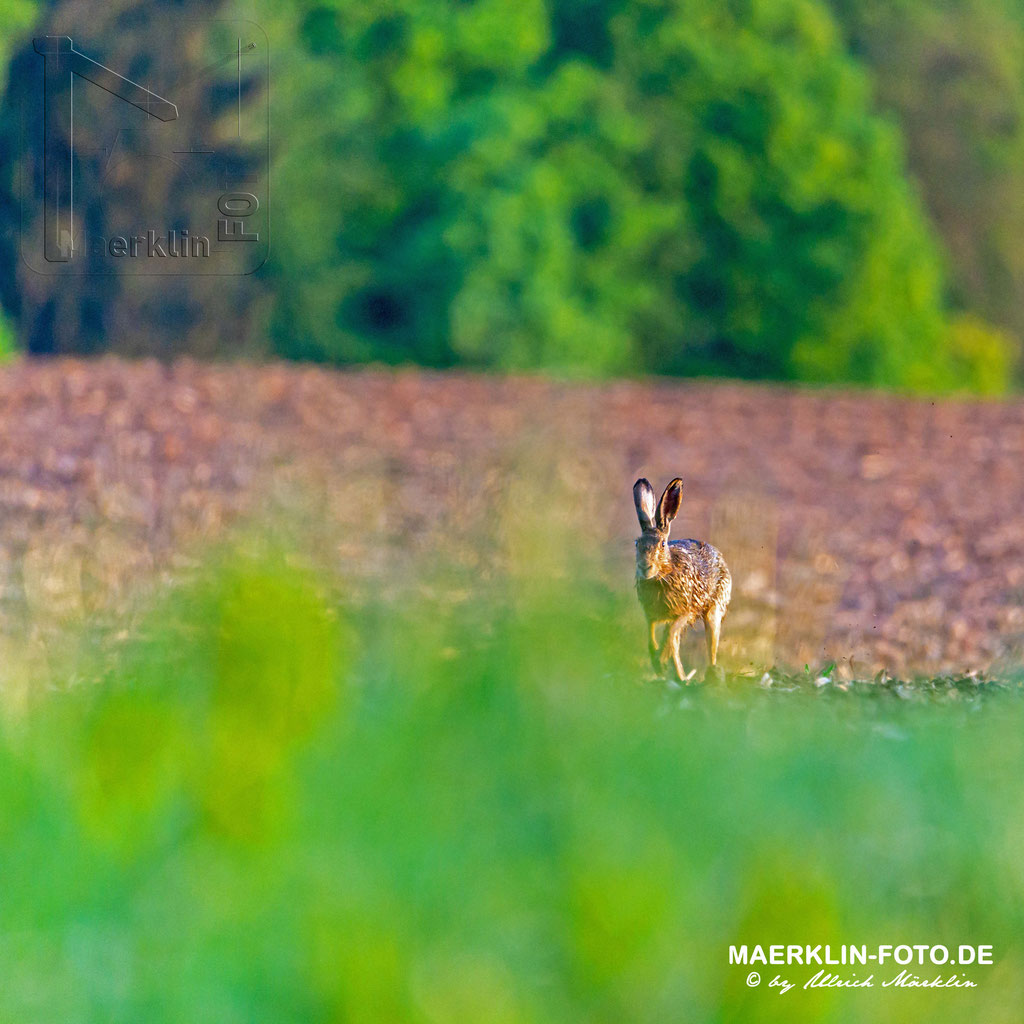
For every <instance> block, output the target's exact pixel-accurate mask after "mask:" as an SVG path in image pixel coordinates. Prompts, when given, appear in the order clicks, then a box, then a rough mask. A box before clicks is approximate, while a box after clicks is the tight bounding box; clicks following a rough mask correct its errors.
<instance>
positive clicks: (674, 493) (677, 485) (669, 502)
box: [655, 477, 683, 531]
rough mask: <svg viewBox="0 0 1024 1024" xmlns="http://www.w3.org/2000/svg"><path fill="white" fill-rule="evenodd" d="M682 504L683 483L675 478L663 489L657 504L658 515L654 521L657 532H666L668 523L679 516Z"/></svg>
mask: <svg viewBox="0 0 1024 1024" xmlns="http://www.w3.org/2000/svg"><path fill="white" fill-rule="evenodd" d="M682 503H683V481H682V480H680V479H679V477H676V478H675V480H673V481H672V483H670V484H669V485H668V487H666V488H665V493H664V494H663V495H662V496H661V501H659V502H658V515H657V518H656V519H655V522H656V523H657V526H658V529H659V530H665V531H667V530H668V526H669V523H671V522H672V520H673V519H675V517H676V516H677V515H679V506H680V505H682Z"/></svg>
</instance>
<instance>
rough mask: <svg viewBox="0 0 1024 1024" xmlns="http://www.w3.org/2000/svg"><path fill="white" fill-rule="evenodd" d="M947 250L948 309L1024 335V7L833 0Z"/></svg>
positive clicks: (985, 1) (1011, 2)
mask: <svg viewBox="0 0 1024 1024" xmlns="http://www.w3.org/2000/svg"><path fill="white" fill-rule="evenodd" d="M831 6H832V8H833V10H834V11H835V14H836V17H837V19H838V21H839V23H840V24H841V26H842V28H843V31H844V33H845V37H846V42H847V46H848V49H849V50H850V52H851V53H853V54H855V55H857V56H858V57H859V58H860V59H862V60H863V61H864V62H865V63H866V64H867V65H868V66H869V67H870V68H871V70H872V71H873V73H874V77H875V81H876V91H877V105H879V106H881V107H882V108H883V109H885V110H886V111H889V112H891V113H892V114H894V115H895V116H896V117H897V118H898V120H899V123H900V126H901V128H902V130H903V132H904V135H905V137H906V140H907V151H908V161H909V166H910V169H911V171H912V173H913V175H914V177H915V178H916V180H917V181H918V182H919V183H920V188H921V193H922V195H923V198H924V201H925V203H926V205H927V209H928V213H929V215H930V218H931V220H932V221H933V223H934V224H935V227H936V229H937V231H938V233H939V235H940V236H941V238H942V241H943V244H944V246H945V248H946V250H947V251H948V253H949V256H950V259H949V277H950V282H951V286H952V296H951V297H952V301H953V303H954V305H956V306H958V307H961V308H965V309H969V310H972V311H973V312H974V313H975V314H977V315H979V316H981V317H984V318H986V319H988V320H990V321H991V322H992V323H995V324H998V325H999V326H1000V327H1002V328H1004V329H1005V330H1006V331H1008V332H1010V333H1011V334H1012V335H1015V336H1016V337H1017V338H1021V337H1024V248H1022V247H1021V245H1020V238H1021V236H1022V234H1024V5H1022V4H1021V3H1020V2H1019V0H961V2H959V3H948V4H946V3H943V4H940V3H934V2H927V0H831Z"/></svg>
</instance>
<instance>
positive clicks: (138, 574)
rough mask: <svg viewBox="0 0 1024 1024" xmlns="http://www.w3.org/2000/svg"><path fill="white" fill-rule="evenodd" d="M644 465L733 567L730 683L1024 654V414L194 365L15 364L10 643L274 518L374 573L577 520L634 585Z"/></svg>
mask: <svg viewBox="0 0 1024 1024" xmlns="http://www.w3.org/2000/svg"><path fill="white" fill-rule="evenodd" d="M640 475H644V476H648V477H649V478H650V479H651V480H652V482H653V483H654V484H655V486H656V487H657V488H659V490H660V488H661V487H663V486H664V485H665V483H666V482H667V481H668V480H669V479H670V478H671V477H672V476H674V475H679V476H681V477H682V478H683V479H684V482H685V490H684V500H683V511H682V513H681V515H680V518H679V520H678V523H677V527H676V529H675V534H676V535H677V536H695V537H700V538H703V539H707V540H710V541H712V542H713V543H715V544H716V545H717V546H718V547H719V548H721V550H722V551H723V552H724V553H725V556H726V558H727V560H728V562H729V564H730V566H731V568H732V570H733V575H734V578H735V591H734V593H735V596H734V600H733V607H732V609H731V612H730V616H729V618H728V619H727V620H726V625H725V627H724V632H723V657H724V659H725V660H726V662H727V664H730V665H732V666H733V667H737V668H739V667H743V666H745V665H750V666H756V665H765V664H770V663H772V662H779V663H783V664H789V665H802V664H803V663H804V662H805V661H809V662H811V663H812V664H813V663H816V662H817V663H820V662H823V661H826V660H830V659H834V660H836V661H837V662H839V663H840V668H839V671H840V673H842V674H846V675H861V676H862V675H864V674H865V673H868V672H874V671H877V670H878V669H880V668H882V667H885V668H887V669H888V670H889V671H891V672H894V673H912V672H921V673H935V672H941V671H955V672H964V671H970V670H989V669H994V670H997V671H998V670H999V669H1000V668H1001V667H1004V666H1008V665H1012V664H1018V665H1019V664H1020V661H1021V655H1022V651H1024V401H1021V400H1013V401H1007V402H973V401H928V400H920V399H906V398H900V397H892V396H878V395H871V394H857V393H841V392H833V391H806V390H796V389H788V388H778V387H759V386H748V385H742V384H728V383H705V382H698V383H695V382H664V381H657V382H614V383H605V384H567V383H555V382H551V381H547V380H543V379H539V378H508V377H487V376H473V375H468V374H461V373H459V374H455V373H451V374H439V373H425V372H414V371H400V372H390V371H382V370H359V371H352V372H338V371H329V370H324V369H318V368H309V367H303V366H283V365H269V366H262V367H260V366H252V365H243V364H240V365H213V366H211V365H202V364H196V363H193V362H182V363H179V364H176V365H174V366H172V367H165V366H162V365H160V364H158V363H155V362H146V363H128V362H119V361H115V360H103V361H98V362H81V361H55V362H40V363H33V362H20V363H16V364H13V365H10V366H8V367H5V368H3V369H2V370H0V632H4V633H6V634H8V635H11V634H15V633H24V632H26V631H28V632H32V631H33V630H37V629H39V628H41V626H40V624H46V623H66V622H68V621H78V620H81V619H82V618H83V617H88V616H90V615H91V614H93V613H97V614H98V613H100V612H102V613H103V614H105V615H108V616H110V615H113V616H118V615H125V614H127V613H128V611H129V610H130V608H131V607H132V606H133V603H134V602H136V601H137V599H138V594H139V593H140V592H144V591H145V590H146V588H147V587H151V586H152V585H153V583H154V581H156V582H159V581H161V580H163V579H165V578H166V577H167V575H168V574H169V573H173V572H174V571H175V570H176V569H177V568H180V567H182V566H187V565H190V564H194V562H195V560H196V559H197V558H201V557H202V555H201V552H202V551H203V545H204V543H205V542H206V541H207V540H210V539H215V538H217V537H219V536H222V535H223V532H224V530H225V528H226V527H227V526H229V525H230V524H232V523H236V522H240V521H245V520H248V519H253V518H257V519H258V518H259V517H261V516H267V515H270V514H272V515H277V516H278V518H280V519H281V520H282V521H284V520H288V521H290V522H292V523H293V524H297V525H299V526H300V527H301V529H302V530H303V531H305V532H306V533H308V534H309V535H311V536H313V537H314V538H315V544H316V547H317V550H318V551H320V552H321V554H322V556H323V557H324V558H326V559H329V560H330V561H331V562H332V563H333V564H332V568H337V569H338V570H339V571H341V572H342V573H349V574H350V575H351V576H352V578H353V579H358V580H361V581H362V582H363V584H365V583H366V581H368V580H373V579H374V578H375V575H377V576H380V577H386V576H387V575H389V574H390V573H392V572H393V571H394V567H395V558H396V552H399V551H400V552H401V553H402V554H401V557H402V558H403V559H406V560H408V559H411V558H426V559H429V558H431V557H434V556H436V555H437V554H438V553H439V552H442V551H444V552H448V553H451V554H452V556H453V557H455V558H457V559H459V560H461V563H462V564H463V565H464V566H465V567H467V568H468V569H469V570H470V571H471V572H486V571H487V568H488V565H490V564H493V563H494V562H495V561H496V560H497V559H499V558H501V559H507V558H508V557H509V556H510V555H514V553H515V548H516V545H517V544H519V545H525V544H527V543H528V540H527V538H526V534H525V533H523V532H522V530H525V527H523V526H522V524H523V523H526V522H529V521H533V522H540V523H543V522H545V521H548V522H552V523H554V522H558V523H561V524H569V526H570V528H571V529H572V531H573V532H574V533H575V532H578V533H579V534H580V535H583V536H585V537H586V538H587V549H588V550H589V551H590V552H591V554H593V555H594V556H595V559H594V560H595V564H596V565H598V566H599V569H600V572H601V573H603V575H604V578H605V579H606V580H607V581H608V583H609V585H611V586H618V585H619V582H620V581H621V586H622V587H623V588H624V589H627V590H628V589H629V588H631V587H632V543H631V542H632V539H633V537H634V536H635V534H636V520H635V516H634V513H633V508H632V498H631V488H632V484H633V481H634V480H635V479H636V477H637V476H640ZM278 514H279V515H278ZM517 531H520V532H517ZM538 550H539V551H543V549H542V548H538ZM552 571H559V572H565V571H569V572H571V571H573V570H572V566H571V564H570V565H569V566H566V565H564V564H559V565H558V566H557V567H554V566H553V570H552ZM635 626H636V629H637V642H638V649H642V646H643V627H642V623H641V619H640V613H639V609H638V610H637V621H636V623H635Z"/></svg>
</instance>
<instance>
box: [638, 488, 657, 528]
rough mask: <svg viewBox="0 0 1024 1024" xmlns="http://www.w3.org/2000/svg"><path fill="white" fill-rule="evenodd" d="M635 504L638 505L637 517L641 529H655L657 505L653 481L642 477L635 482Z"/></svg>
mask: <svg viewBox="0 0 1024 1024" xmlns="http://www.w3.org/2000/svg"><path fill="white" fill-rule="evenodd" d="M633 504H634V505H636V517H637V519H639V520H640V529H641V530H653V529H655V526H654V517H655V515H656V514H657V507H656V505H655V502H654V488H653V487H652V486H651V482H650V481H649V480H647V479H645V478H644V477H641V478H640V479H639V480H637V482H636V483H635V484H633Z"/></svg>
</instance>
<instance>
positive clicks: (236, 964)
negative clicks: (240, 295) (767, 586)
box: [0, 556, 1024, 1024]
mask: <svg viewBox="0 0 1024 1024" xmlns="http://www.w3.org/2000/svg"><path fill="white" fill-rule="evenodd" d="M337 589H338V588H337V585H336V584H334V583H333V582H329V581H327V582H325V581H323V580H320V579H318V578H316V577H315V576H314V575H313V574H312V573H310V572H308V571H307V570H305V569H302V568H298V567H296V565H295V563H294V560H291V561H290V560H288V559H284V558H276V557H263V556H260V557H253V556H246V557H243V556H235V557H231V558H225V559H222V560H221V561H220V562H219V563H218V567H217V568H211V569H209V570H208V572H207V573H206V575H205V577H202V578H199V579H198V580H196V581H194V582H193V583H190V584H188V585H184V586H182V587H180V588H179V590H178V591H177V592H176V593H175V594H173V595H172V596H171V597H169V598H167V599H165V600H164V601H162V602H161V604H160V606H159V607H158V608H156V609H155V610H154V612H153V613H152V615H151V616H150V617H149V619H148V622H147V624H146V627H145V628H144V629H142V630H140V631H139V632H138V634H137V635H136V636H133V638H132V639H131V640H130V641H128V642H127V644H125V645H123V646H122V647H121V648H119V649H118V653H116V654H113V653H111V648H109V646H107V644H106V641H104V640H103V639H102V638H101V639H100V640H96V639H95V638H93V639H92V640H90V641H88V642H87V643H85V645H84V651H85V653H84V654H82V655H80V656H79V657H80V658H81V661H80V662H79V665H78V673H79V674H78V676H77V678H78V679H79V680H80V681H79V682H77V683H76V684H74V685H68V686H67V687H66V688H65V690H64V692H58V693H50V694H46V695H36V696H34V697H33V698H32V699H31V700H30V701H29V702H28V706H27V707H26V708H23V709H21V710H20V711H15V710H14V708H13V705H12V704H11V703H10V702H9V701H8V702H5V704H4V707H5V715H4V718H3V731H2V741H0V877H2V879H3V887H2V898H0V979H2V983H0V1020H2V1021H4V1022H9V1024H22V1022H41V1021H47V1022H56V1021H60V1022H61V1024H78V1022H94V1021H96V1022H99V1021H102V1022H125V1024H128V1022H131V1024H137V1022H141V1021H145V1022H147V1024H164V1022H168V1024H169V1022H175V1024H182V1022H189V1024H206V1022H209V1024H234V1022H243V1021H244V1022H247V1024H249V1022H254V1021H267V1022H273V1024H287V1022H293V1021H294V1022H298V1021H302V1022H320V1021H324V1022H327V1021H338V1022H341V1021H345V1022H353V1024H387V1022H392V1021H415V1022H425V1024H427V1022H438V1024H441V1022H444V1024H448V1022H467V1024H470V1022H473V1024H482V1022H486V1024H532V1022H549V1021H550V1022H563V1021H564V1022H571V1024H579V1022H584V1021H587V1022H589V1021H593V1022H609V1024H613V1022H614V1024H621V1022H647V1021H650V1022H665V1021H683V1022H701V1021H733V1020H735V1021H747V1020H750V1021H754V1020H756V1021H776V1020H777V1021H788V1022H793V1021H810V1020H825V1021H837V1022H838V1021H843V1022H851V1021H876V1022H877V1021H890V1020H891V1021H897V1020H898V1021H901V1022H903V1021H918V1020H920V1021H925V1020H928V1021H935V1020H978V1021H985V1022H987V1024H997V1022H1000V1021H1016V1020H1018V1019H1019V1016H1018V1012H1019V1011H1018V1010H1017V1007H1019V1006H1020V1004H1021V998H1022V996H1024V960H1022V958H1021V949H1020V940H1019V937H1020V936H1021V935H1022V934H1024V927H1022V926H1024V907H1022V900H1021V893H1022V891H1024V885H1022V883H1024V857H1022V855H1021V850H1022V843H1024V777H1022V774H1021V771H1020V766H1021V764H1022V762H1024V730H1022V725H1024V711H1022V707H1021V704H1020V702H1019V701H1018V700H1016V698H1015V697H1013V695H1012V694H1002V695H997V696H995V697H992V698H990V699H988V700H986V701H981V702H975V703H972V704H971V705H970V707H971V708H973V710H968V709H967V705H960V704H958V703H957V702H955V701H951V702H948V703H946V704H942V705H939V704H911V703H909V702H907V703H903V702H900V701H899V700H897V699H896V698H887V699H884V700H882V699H879V700H870V699H868V700H854V699H852V698H844V697H842V696H840V695H835V696H833V697H832V698H825V697H822V696H814V695H810V694H805V695H799V694H790V695H783V694H778V693H775V692H772V691H766V690H762V689H760V688H759V687H758V686H757V683H756V681H755V680H738V679H734V680H732V681H731V682H730V683H729V684H727V685H726V686H725V687H717V688H716V687H704V688H690V689H688V690H686V691H672V690H666V689H665V688H664V687H663V685H662V684H655V683H653V682H650V681H647V682H646V683H645V684H644V685H640V683H641V681H642V680H643V679H644V674H643V673H644V670H643V668H642V662H641V655H642V654H643V627H642V623H641V620H640V613H639V611H638V610H637V609H636V608H634V607H633V606H632V605H633V596H632V594H631V592H630V591H629V588H628V587H623V588H622V592H621V593H617V594H611V593H608V592H607V591H605V590H602V589H601V588H599V587H597V586H596V585H595V586H593V587H587V586H586V585H584V584H581V583H579V582H576V583H573V584H572V585H570V584H569V583H568V582H564V581H559V580H558V579H557V574H546V575H543V576H535V575H532V574H530V573H529V572H528V571H525V570H524V571H523V572H521V573H519V574H518V575H516V574H513V575H512V576H508V577H505V578H503V579H502V580H500V581H498V580H495V581H492V582H491V583H481V584H479V586H478V587H477V589H476V590H475V592H473V596H472V599H466V600H463V601H452V600H450V599H449V598H443V599H442V598H441V597H437V598H435V597H431V596H425V594H424V592H423V591H422V590H420V591H417V592H416V594H412V593H411V591H412V588H411V587H410V588H409V589H410V593H408V594H404V595H400V596H398V597H388V598H387V599H385V598H379V599H368V600H363V601H360V602H359V603H358V604H356V603H353V602H349V601H347V600H346V597H345V594H344V593H341V594H340V596H339V594H337V593H336V592H335V591H336V590H337ZM342 589H343V588H342ZM440 592H441V591H440V590H438V591H437V593H439V594H440ZM90 665H92V666H97V665H99V666H102V667H101V668H100V669H98V670H96V671H93V670H91V669H90V668H89V666H90ZM3 671H4V674H5V680H4V681H5V691H4V693H5V695H6V694H7V693H9V692H10V691H9V689H8V687H7V686H6V684H7V683H9V682H10V680H9V679H8V678H6V675H7V673H8V671H9V666H8V668H7V669H4V670H3ZM91 671H92V675H90V672H91ZM741 942H747V943H756V942H760V943H765V944H767V943H769V942H774V943H801V944H807V943H811V944H816V943H826V942H830V943H833V944H839V943H844V942H846V943H868V944H876V943H900V942H907V943H918V942H927V943H931V944H934V943H945V944H947V945H950V946H955V945H957V944H960V943H973V944H980V943H991V944H993V945H994V947H995V964H994V966H990V967H974V968H965V969H964V973H966V974H967V975H968V976H969V977H970V978H971V979H972V980H974V981H975V982H977V984H978V987H977V988H976V989H973V990H939V991H935V992H929V991H924V992H921V991H914V990H893V989H888V990H883V989H880V988H876V989H874V990H872V991H867V992H853V993H850V992H838V993H837V992H832V991H829V992H822V991H818V992H804V991H801V990H799V989H796V990H794V991H792V992H790V993H788V994H787V995H785V996H781V995H779V994H778V993H777V991H771V990H769V989H768V988H767V980H768V978H770V976H771V973H774V972H772V969H771V968H769V969H767V970H764V969H762V973H763V974H765V976H766V977H765V981H764V982H763V983H762V987H761V988H759V989H748V988H747V986H746V983H745V979H746V976H747V973H748V970H749V968H744V967H735V966H734V967H730V966H729V965H728V946H729V945H730V944H732V943H741ZM788 973H789V974H790V975H791V976H792V977H793V978H795V979H796V980H797V981H798V982H799V983H801V984H802V982H803V980H805V979H806V978H807V977H809V976H810V974H811V973H813V971H812V970H807V969H803V968H790V969H789V970H788ZM889 973H892V974H895V973H896V971H895V970H893V971H892V972H886V976H888V974H889ZM921 973H922V974H925V975H926V976H931V974H932V973H933V972H929V971H927V970H922V971H921ZM879 977H881V974H880V975H879Z"/></svg>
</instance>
